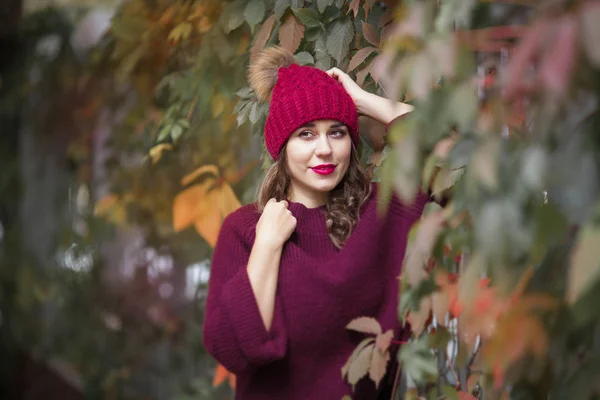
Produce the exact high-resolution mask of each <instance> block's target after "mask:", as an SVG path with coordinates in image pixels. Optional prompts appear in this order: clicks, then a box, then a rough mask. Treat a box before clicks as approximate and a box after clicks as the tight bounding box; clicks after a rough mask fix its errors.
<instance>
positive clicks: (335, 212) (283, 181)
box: [257, 145, 371, 249]
mask: <svg viewBox="0 0 600 400" xmlns="http://www.w3.org/2000/svg"><path fill="white" fill-rule="evenodd" d="M290 182H291V177H290V173H289V171H288V169H287V157H286V151H285V146H284V147H283V149H282V150H281V153H280V154H279V157H278V159H277V160H276V161H275V162H274V163H273V164H272V165H271V166H270V167H269V169H268V170H267V172H266V173H265V177H264V179H263V182H262V184H261V186H260V188H259V190H258V201H257V204H258V209H259V210H260V211H261V212H262V211H263V209H264V207H265V205H266V204H267V202H268V201H269V199H271V198H275V199H276V200H277V201H281V200H285V199H287V198H288V194H289V189H290ZM370 195H371V180H370V177H369V175H368V174H367V172H366V171H365V170H364V168H363V167H362V166H361V164H360V160H359V159H358V155H357V151H356V149H355V147H354V145H352V151H351V154H350V164H349V165H348V170H347V171H346V174H345V175H344V177H343V178H342V180H341V181H340V183H338V185H337V186H336V187H335V188H334V189H333V190H332V191H331V192H329V196H328V198H327V205H326V210H327V211H326V225H327V232H328V234H329V238H330V239H331V241H332V242H333V244H334V245H335V246H336V247H337V248H338V249H341V248H342V247H343V245H344V243H345V242H346V240H347V239H348V237H349V236H350V234H351V233H352V231H353V230H354V227H355V226H356V224H357V223H358V220H359V218H360V210H361V208H362V206H363V205H364V204H365V202H366V201H367V200H368V198H369V196H370Z"/></svg>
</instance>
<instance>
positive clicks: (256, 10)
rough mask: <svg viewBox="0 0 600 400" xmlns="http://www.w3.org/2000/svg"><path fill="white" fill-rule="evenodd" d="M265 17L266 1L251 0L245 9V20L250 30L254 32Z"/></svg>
mask: <svg viewBox="0 0 600 400" xmlns="http://www.w3.org/2000/svg"><path fill="white" fill-rule="evenodd" d="M264 17H265V2H264V0H250V2H249V3H248V4H246V8H245V9H244V18H245V19H246V22H248V25H250V29H252V31H254V27H255V26H256V25H257V24H258V23H260V22H261V21H262V20H263V18H264Z"/></svg>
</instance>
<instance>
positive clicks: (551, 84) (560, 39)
mask: <svg viewBox="0 0 600 400" xmlns="http://www.w3.org/2000/svg"><path fill="white" fill-rule="evenodd" d="M577 30H578V26H577V20H576V19H575V17H574V16H572V15H567V16H565V17H563V18H561V19H560V20H559V21H558V23H557V31H556V36H555V38H556V40H554V41H553V44H552V46H551V48H550V50H549V51H548V52H547V53H546V56H545V57H544V60H543V61H542V64H541V66H540V78H541V79H542V82H543V83H544V84H545V87H546V88H547V89H548V90H549V91H550V92H554V93H556V94H557V95H563V94H564V93H565V91H566V90H567V85H568V83H569V80H570V78H571V73H572V71H573V66H574V65H575V55H576V40H577Z"/></svg>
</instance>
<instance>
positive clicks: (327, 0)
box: [317, 0, 333, 13]
mask: <svg viewBox="0 0 600 400" xmlns="http://www.w3.org/2000/svg"><path fill="white" fill-rule="evenodd" d="M331 4H333V0H317V8H318V9H319V12H320V13H323V12H324V11H325V9H326V8H327V7H328V6H330V5H331Z"/></svg>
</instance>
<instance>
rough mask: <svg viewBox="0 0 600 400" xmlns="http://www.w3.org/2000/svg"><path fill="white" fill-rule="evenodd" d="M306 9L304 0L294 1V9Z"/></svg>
mask: <svg viewBox="0 0 600 400" xmlns="http://www.w3.org/2000/svg"><path fill="white" fill-rule="evenodd" d="M302 7H304V0H292V8H302Z"/></svg>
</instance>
